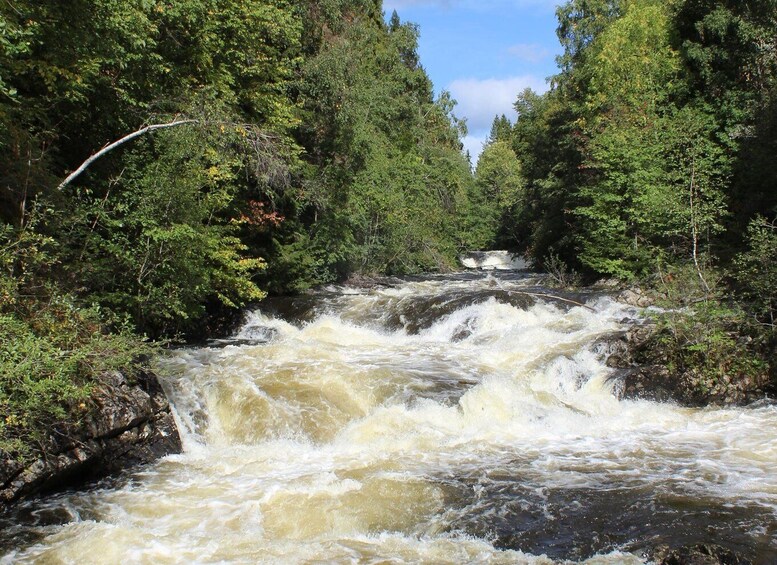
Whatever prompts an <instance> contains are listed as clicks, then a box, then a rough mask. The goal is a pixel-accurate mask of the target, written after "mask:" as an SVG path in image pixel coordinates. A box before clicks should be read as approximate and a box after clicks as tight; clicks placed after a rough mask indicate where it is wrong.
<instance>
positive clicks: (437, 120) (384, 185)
mask: <svg viewBox="0 0 777 565" xmlns="http://www.w3.org/2000/svg"><path fill="white" fill-rule="evenodd" d="M321 24H322V25H325V22H321ZM417 35H418V32H417V29H416V28H415V26H413V25H410V24H402V23H401V22H400V21H399V19H398V17H397V18H393V20H392V22H391V23H390V25H389V26H386V25H385V24H384V23H383V22H382V21H380V20H378V21H375V20H373V19H354V21H353V22H349V23H347V24H342V23H341V24H340V27H339V35H335V36H330V37H329V38H328V39H327V40H325V41H322V43H321V45H320V48H319V51H317V52H316V53H315V55H314V56H311V57H309V58H308V60H307V61H306V63H305V65H304V67H303V75H304V78H303V82H302V85H301V92H302V102H303V106H304V109H305V112H304V114H303V119H302V127H301V143H302V145H303V146H304V147H305V148H306V149H307V155H306V159H307V161H308V163H309V165H310V168H309V169H308V175H306V176H307V178H306V181H305V183H304V189H303V190H302V191H300V195H299V197H298V198H297V199H296V205H295V206H294V207H293V208H292V209H291V210H290V213H288V212H287V216H292V214H293V215H295V216H296V217H297V218H298V220H299V223H300V225H299V227H300V228H303V229H306V230H307V233H306V234H298V235H297V236H295V237H293V238H290V243H288V244H286V247H285V249H287V250H288V251H289V254H285V255H281V256H278V258H277V260H276V259H272V260H271V262H270V272H271V273H280V272H283V273H288V269H289V268H290V267H291V265H290V262H289V261H288V257H290V256H294V257H295V259H296V260H297V261H301V262H302V263H304V264H306V265H310V266H311V267H312V271H313V272H312V273H309V276H308V278H309V280H310V282H311V283H313V282H323V281H326V280H331V279H332V278H337V277H341V276H343V275H345V274H347V273H349V272H351V271H365V272H391V273H411V272H418V271H421V270H430V269H445V268H449V267H450V266H451V265H452V264H453V262H454V260H455V255H456V251H458V250H459V249H460V248H461V247H463V246H465V245H466V243H467V241H465V240H467V238H466V237H464V238H462V237H461V236H460V234H459V233H458V228H460V227H461V225H463V224H462V223H461V222H460V218H462V217H463V216H464V215H466V214H467V212H468V211H469V210H471V206H470V194H471V191H472V187H471V173H470V171H469V167H468V165H467V162H466V159H465V158H464V156H463V155H462V154H461V143H460V135H461V134H462V133H463V132H464V128H463V124H461V123H460V122H458V121H457V120H455V118H453V116H452V114H451V111H452V108H453V101H452V100H451V99H450V96H449V95H448V94H447V93H443V95H442V96H441V97H440V99H439V100H436V101H435V100H433V94H432V86H431V82H430V81H429V79H428V77H427V76H426V73H425V72H424V71H423V69H422V68H421V67H420V65H419V61H418V55H417V52H416V47H417ZM299 241H308V242H309V253H310V257H307V258H305V257H303V256H302V255H300V253H299V251H300V250H299V248H298V245H297V242H299ZM310 275H312V276H310ZM281 276H282V277H283V278H291V277H289V275H288V274H283V275H281ZM308 284H309V283H308Z"/></svg>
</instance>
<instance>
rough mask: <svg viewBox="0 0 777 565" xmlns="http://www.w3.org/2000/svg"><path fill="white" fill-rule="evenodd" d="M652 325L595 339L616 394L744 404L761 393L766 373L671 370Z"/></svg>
mask: <svg viewBox="0 0 777 565" xmlns="http://www.w3.org/2000/svg"><path fill="white" fill-rule="evenodd" d="M659 337H660V336H659V335H658V330H657V328H656V326H655V325H654V324H652V323H650V322H644V323H642V324H638V325H635V326H633V327H632V328H630V329H629V330H627V331H624V332H620V333H617V334H615V335H611V336H608V337H607V338H605V339H603V340H602V341H601V342H599V344H598V350H599V351H600V352H601V353H602V355H603V356H604V357H605V358H606V364H607V366H608V367H611V368H614V369H616V371H615V372H614V373H613V375H612V377H611V378H612V379H614V380H616V381H617V383H618V384H617V387H616V392H617V394H618V396H619V397H620V398H626V399H645V400H653V401H657V402H675V403H677V404H680V405H682V406H689V407H701V406H709V405H717V406H729V405H745V404H750V403H752V402H755V401H757V400H761V399H763V398H765V397H766V396H767V392H768V390H767V389H768V387H769V386H770V380H769V375H768V374H765V373H764V374H763V375H761V376H759V377H746V378H741V379H740V378H730V377H729V376H724V377H723V378H721V379H717V380H715V381H713V380H711V379H710V378H709V377H708V376H705V375H703V374H702V373H701V372H699V371H697V370H695V369H692V368H691V369H687V370H682V371H678V370H673V369H672V368H671V365H672V364H671V363H670V362H669V359H668V358H667V355H666V353H665V352H664V351H663V350H662V346H661V343H660V339H659Z"/></svg>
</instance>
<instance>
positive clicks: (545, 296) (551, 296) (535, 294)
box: [502, 289, 596, 312]
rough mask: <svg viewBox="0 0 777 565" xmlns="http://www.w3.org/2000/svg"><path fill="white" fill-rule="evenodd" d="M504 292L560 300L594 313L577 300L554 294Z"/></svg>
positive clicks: (521, 291)
mask: <svg viewBox="0 0 777 565" xmlns="http://www.w3.org/2000/svg"><path fill="white" fill-rule="evenodd" d="M502 290H504V291H505V292H507V293H508V294H509V293H515V294H525V295H526V296H533V297H535V298H552V299H553V300H560V301H561V302H568V303H569V304H574V305H575V306H582V307H583V308H585V309H587V310H590V311H591V312H596V310H594V309H593V308H591V307H590V306H588V305H586V304H583V303H582V302H578V301H577V300H572V299H570V298H564V297H563V296H556V295H555V294H546V293H544V292H527V291H525V290H506V289H502Z"/></svg>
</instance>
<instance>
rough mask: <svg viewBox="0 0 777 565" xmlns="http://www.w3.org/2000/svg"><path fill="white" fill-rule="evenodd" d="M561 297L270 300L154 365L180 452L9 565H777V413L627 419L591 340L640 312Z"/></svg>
mask: <svg viewBox="0 0 777 565" xmlns="http://www.w3.org/2000/svg"><path fill="white" fill-rule="evenodd" d="M549 292H550V291H548V290H547V289H545V288H543V287H542V286H541V279H539V278H538V277H537V276H536V275H533V274H531V273H529V272H526V271H515V272H505V273H483V272H469V273H463V274H459V275H452V276H430V277H419V278H412V279H406V280H401V281H400V280H391V281H387V282H386V284H382V285H378V286H374V287H371V288H349V287H328V288H325V289H322V290H320V291H318V292H316V293H314V294H311V295H306V296H302V297H297V298H287V299H274V300H269V301H267V302H266V303H263V304H262V306H261V308H260V309H259V310H257V311H254V312H252V313H250V314H249V316H248V318H247V321H246V322H245V325H244V326H243V327H242V329H241V330H240V331H239V332H238V333H237V334H236V335H235V336H234V337H232V338H230V339H227V340H222V341H220V342H213V343H211V344H209V345H208V346H206V347H199V348H192V349H185V350H179V351H176V352H174V353H173V354H172V355H171V356H170V357H169V358H168V359H166V360H164V361H163V365H162V367H161V372H162V375H163V380H164V386H165V389H166V391H167V393H168V396H169V398H170V399H171V402H172V403H173V406H174V409H175V412H176V418H177V420H178V424H179V427H180V429H181V434H182V438H183V441H184V453H182V454H180V455H175V456H169V457H166V458H165V459H163V460H161V461H159V462H158V463H157V464H154V465H151V466H148V467H145V468H142V469H139V470H137V471H135V472H132V473H129V474H126V475H125V476H122V477H119V478H116V479H111V480H106V481H103V482H101V483H99V484H97V485H96V486H94V487H93V488H91V489H89V490H86V491H82V492H65V493H61V494H57V495H54V496H50V497H48V498H45V499H43V500H34V501H29V502H27V503H24V504H22V505H21V506H20V507H19V508H17V509H16V511H15V513H14V515H13V519H12V520H11V519H8V518H6V521H5V523H4V524H2V526H4V533H3V535H2V542H3V545H0V547H3V548H4V549H3V550H0V554H2V553H3V552H4V553H5V555H4V556H3V557H0V563H2V564H3V565H5V564H10V563H33V562H35V563H78V564H84V563H149V564H151V563H153V564H160V563H484V562H485V563H541V564H545V563H579V562H583V563H588V564H605V563H627V564H629V563H644V562H645V558H644V557H643V556H642V554H643V551H644V550H646V549H647V548H650V547H653V546H655V545H658V544H668V545H671V546H680V545H685V544H691V543H700V542H714V543H718V544H721V545H724V546H726V547H728V548H730V549H732V550H735V551H741V552H743V553H744V554H746V555H748V556H749V557H751V558H752V559H753V560H754V562H755V563H774V562H777V526H775V513H776V512H777V471H776V470H777V406H775V405H773V404H770V403H766V402H762V403H760V404H756V405H753V406H750V407H745V408H727V409H719V408H706V409H688V408H681V407H678V406H674V405H671V404H659V403H654V402H649V401H639V400H619V398H618V396H617V394H616V393H617V387H618V380H617V378H614V377H615V375H613V372H612V370H611V369H609V368H607V367H606V365H605V359H604V356H603V353H602V348H601V347H600V346H597V341H598V340H600V339H601V338H603V337H605V336H607V335H609V334H611V333H613V332H616V331H619V330H621V329H623V328H624V327H626V325H627V324H630V323H633V321H634V320H635V319H637V318H638V317H639V316H640V312H639V311H638V310H636V309H634V308H631V307H629V306H625V305H623V304H620V303H618V302H616V301H615V300H613V299H612V298H611V297H609V296H607V295H606V294H604V293H597V292H593V291H591V292H581V293H577V294H575V295H563V298H565V299H566V300H559V299H557V298H553V297H551V296H544V297H543V295H546V294H548V293H549ZM576 302H577V303H584V304H585V305H578V304H575V303H576Z"/></svg>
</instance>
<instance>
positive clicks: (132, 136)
mask: <svg viewBox="0 0 777 565" xmlns="http://www.w3.org/2000/svg"><path fill="white" fill-rule="evenodd" d="M196 123H198V120H175V121H173V122H169V123H166V124H152V125H150V126H146V127H143V128H140V129H139V130H137V131H133V132H132V133H130V134H128V135H125V136H124V137H122V138H121V139H118V140H116V141H114V142H113V143H110V144H108V145H106V146H105V147H103V148H102V149H100V150H99V151H98V152H97V153H95V154H94V155H92V156H91V157H89V158H88V159H87V160H86V161H84V162H83V163H81V166H80V167H78V168H77V169H76V170H75V171H73V172H72V173H70V174H69V175H68V176H67V178H66V179H65V180H63V181H62V182H61V183H59V186H57V190H62V189H63V188H65V187H66V186H67V185H69V184H70V183H71V182H73V180H75V179H76V178H77V177H78V176H79V175H80V174H81V173H83V172H84V171H85V170H86V169H87V167H89V165H91V164H92V163H94V162H95V161H97V159H99V158H100V157H102V156H103V155H105V154H106V153H108V152H109V151H112V150H113V149H116V148H117V147H118V146H119V145H123V144H125V143H127V142H128V141H130V140H132V139H135V138H136V137H139V136H141V135H143V134H144V133H148V132H150V131H153V130H157V129H164V128H173V127H177V126H183V125H186V124H196Z"/></svg>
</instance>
